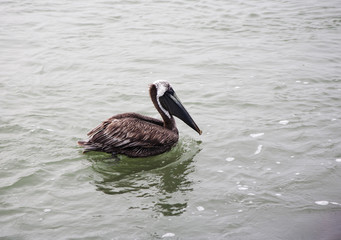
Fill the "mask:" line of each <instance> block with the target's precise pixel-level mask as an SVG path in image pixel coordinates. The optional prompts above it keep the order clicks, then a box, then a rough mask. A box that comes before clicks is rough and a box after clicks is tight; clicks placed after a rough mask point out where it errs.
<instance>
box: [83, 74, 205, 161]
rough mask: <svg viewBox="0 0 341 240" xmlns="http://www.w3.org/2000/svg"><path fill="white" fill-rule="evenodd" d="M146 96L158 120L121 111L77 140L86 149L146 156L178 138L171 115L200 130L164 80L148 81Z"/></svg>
mask: <svg viewBox="0 0 341 240" xmlns="http://www.w3.org/2000/svg"><path fill="white" fill-rule="evenodd" d="M149 94H150V98H151V99H152V102H153V104H154V106H155V108H156V110H157V111H158V112H159V113H160V115H161V117H162V121H161V120H158V119H155V118H151V117H147V116H143V115H140V114H138V113H123V114H118V115H115V116H113V117H111V118H109V119H108V120H106V121H104V122H102V123H101V124H100V125H98V126H97V127H96V128H94V129H93V130H91V131H90V132H89V133H88V137H89V140H87V141H78V144H79V145H80V146H82V147H84V148H85V150H84V152H87V151H101V152H106V153H111V154H112V155H113V156H116V154H124V155H126V156H128V157H148V156H154V155H158V154H161V153H164V152H166V151H169V150H170V149H171V148H172V147H173V146H174V145H175V144H176V143H177V142H178V139H179V132H178V129H177V128H176V124H175V119H174V117H173V116H176V117H178V118H179V119H181V120H182V121H184V122H185V123H186V124H187V125H188V126H190V127H191V128H192V129H194V130H195V131H197V132H198V133H199V134H201V130H200V129H199V127H198V126H197V124H196V123H195V122H194V121H193V119H192V117H191V116H190V115H189V113H188V112H187V110H186V109H185V108H184V106H183V105H182V103H181V102H180V100H179V99H178V97H177V96H176V94H175V92H174V90H173V88H172V87H171V85H170V84H169V83H168V82H167V81H163V80H159V81H156V82H154V83H153V84H151V85H150V88H149Z"/></svg>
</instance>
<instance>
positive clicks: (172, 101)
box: [153, 80, 202, 135]
mask: <svg viewBox="0 0 341 240" xmlns="http://www.w3.org/2000/svg"><path fill="white" fill-rule="evenodd" d="M153 85H154V86H155V88H156V100H157V104H158V106H159V108H160V109H161V111H162V112H163V113H164V114H165V115H166V116H167V117H168V118H169V119H171V118H172V116H176V117H178V118H179V119H181V120H182V121H183V122H184V123H186V124H187V125H188V126H190V127H191V128H192V129H194V130H195V131H196V132H198V133H199V134H200V135H201V133H202V131H201V130H200V129H199V127H198V126H197V124H196V123H195V122H194V120H193V119H192V117H191V116H190V115H189V113H188V112H187V110H186V109H185V107H184V106H183V105H182V103H181V101H180V99H179V98H178V97H177V96H176V94H175V92H174V90H173V88H172V86H171V85H170V84H169V82H167V81H165V80H158V81H155V82H154V83H153Z"/></svg>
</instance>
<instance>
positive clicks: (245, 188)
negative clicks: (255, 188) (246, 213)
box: [238, 185, 249, 191]
mask: <svg viewBox="0 0 341 240" xmlns="http://www.w3.org/2000/svg"><path fill="white" fill-rule="evenodd" d="M248 189H249V187H248V186H246V185H243V186H238V190H240V191H245V190H248Z"/></svg>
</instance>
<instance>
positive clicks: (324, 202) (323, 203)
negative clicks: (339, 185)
mask: <svg viewBox="0 0 341 240" xmlns="http://www.w3.org/2000/svg"><path fill="white" fill-rule="evenodd" d="M315 204H317V205H321V206H326V205H328V204H329V202H328V201H315Z"/></svg>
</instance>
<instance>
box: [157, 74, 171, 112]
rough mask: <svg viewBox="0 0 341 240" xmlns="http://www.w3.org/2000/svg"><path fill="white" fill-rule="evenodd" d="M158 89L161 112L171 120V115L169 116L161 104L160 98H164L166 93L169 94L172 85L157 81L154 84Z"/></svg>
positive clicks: (158, 102)
mask: <svg viewBox="0 0 341 240" xmlns="http://www.w3.org/2000/svg"><path fill="white" fill-rule="evenodd" d="M153 84H154V85H155V87H156V100H157V104H158V105H159V107H160V108H161V110H162V111H163V112H164V113H165V114H166V115H167V117H169V118H171V115H170V114H169V112H168V111H167V110H166V109H164V108H163V107H162V105H161V103H160V100H159V98H160V97H162V96H163V95H164V94H165V92H167V90H169V89H170V88H171V85H170V84H169V82H167V81H165V80H157V81H155V82H154V83H153Z"/></svg>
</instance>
